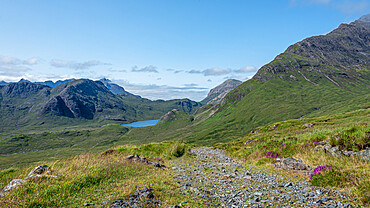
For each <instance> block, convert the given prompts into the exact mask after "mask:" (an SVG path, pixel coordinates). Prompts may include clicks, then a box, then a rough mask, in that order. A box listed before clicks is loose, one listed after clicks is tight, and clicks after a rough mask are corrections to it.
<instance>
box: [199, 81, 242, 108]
mask: <svg viewBox="0 0 370 208" xmlns="http://www.w3.org/2000/svg"><path fill="white" fill-rule="evenodd" d="M241 83H242V81H239V80H236V79H228V80H226V81H224V82H223V83H222V84H220V85H218V86H217V87H215V88H213V89H211V90H210V91H209V93H208V95H207V97H206V98H204V99H203V100H202V101H200V102H201V103H202V104H217V103H219V102H221V100H222V99H223V98H224V97H225V96H226V94H227V93H229V92H230V91H231V90H233V89H235V88H236V87H237V86H239V85H240V84H241Z"/></svg>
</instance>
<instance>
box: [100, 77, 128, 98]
mask: <svg viewBox="0 0 370 208" xmlns="http://www.w3.org/2000/svg"><path fill="white" fill-rule="evenodd" d="M99 81H101V82H102V83H103V84H104V85H105V86H106V87H107V88H108V89H109V90H110V91H111V92H112V93H113V94H116V95H134V94H131V93H129V92H127V91H126V90H125V89H124V88H123V87H121V86H119V85H118V84H114V83H112V81H110V80H109V79H106V78H103V79H100V80H99Z"/></svg>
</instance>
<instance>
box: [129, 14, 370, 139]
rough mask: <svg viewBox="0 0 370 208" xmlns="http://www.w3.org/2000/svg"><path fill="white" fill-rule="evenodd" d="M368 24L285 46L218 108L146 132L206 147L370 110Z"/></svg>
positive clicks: (363, 20) (361, 21)
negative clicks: (270, 128)
mask: <svg viewBox="0 0 370 208" xmlns="http://www.w3.org/2000/svg"><path fill="white" fill-rule="evenodd" d="M369 20H370V16H369V15H366V16H364V17H362V18H360V19H359V20H357V21H355V22H352V23H350V24H341V25H340V26H339V27H338V28H337V29H335V30H333V31H332V32H330V33H328V34H326V35H320V36H314V37H310V38H307V39H304V40H302V41H300V42H298V43H296V44H293V45H291V46H289V47H288V48H287V50H286V51H285V52H284V53H282V54H279V55H278V56H276V58H275V59H274V60H273V61H271V62H270V63H268V64H266V65H264V66H263V67H261V68H260V69H259V70H258V72H257V73H256V74H255V76H254V77H253V78H252V79H250V80H248V81H246V82H244V83H242V84H240V85H239V86H238V87H236V88H235V89H234V90H232V91H230V92H229V93H228V94H227V95H226V96H225V97H224V99H222V101H221V102H220V103H219V104H216V105H214V106H210V105H205V106H203V107H201V108H200V109H198V110H197V112H196V113H195V114H194V120H193V121H192V122H191V123H190V124H189V122H188V121H187V122H184V123H183V125H180V124H178V122H179V121H176V122H177V123H176V124H175V125H176V126H181V129H176V130H174V131H172V129H173V127H171V124H170V123H171V122H168V123H167V124H166V125H167V126H166V128H163V127H160V126H157V127H156V126H154V127H153V129H150V131H153V132H155V131H156V130H155V128H162V131H163V129H168V130H167V131H166V132H162V133H161V137H162V138H163V137H165V138H168V139H171V138H181V139H185V140H188V141H190V142H194V143H207V144H212V143H216V142H224V141H228V140H232V139H236V138H240V137H244V136H245V135H247V134H249V133H250V132H251V130H253V129H255V128H257V127H259V126H263V125H268V124H272V123H275V122H278V121H284V120H289V119H298V118H309V117H317V116H325V115H330V114H333V113H343V112H349V111H354V110H357V109H368V108H370V24H369V22H370V21H369ZM322 122H329V121H325V119H324V120H323V121H322ZM282 125H285V124H282ZM287 125H289V124H287ZM147 133H149V132H147ZM153 137H155V135H153ZM131 138H132V139H134V135H133V134H131Z"/></svg>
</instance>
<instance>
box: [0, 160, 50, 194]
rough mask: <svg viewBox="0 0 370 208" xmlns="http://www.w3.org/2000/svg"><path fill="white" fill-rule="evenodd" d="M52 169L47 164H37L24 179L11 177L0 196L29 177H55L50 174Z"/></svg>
mask: <svg viewBox="0 0 370 208" xmlns="http://www.w3.org/2000/svg"><path fill="white" fill-rule="evenodd" d="M51 173H52V171H51V170H50V169H49V168H48V166H47V165H42V166H37V167H35V168H34V169H32V170H31V171H30V173H29V174H28V175H27V177H25V178H24V179H13V180H12V181H10V183H9V184H8V185H6V186H5V187H4V188H3V190H2V191H1V192H0V197H3V196H6V195H7V194H9V192H10V191H12V190H13V189H15V188H17V187H18V186H20V185H22V184H23V183H25V182H26V181H27V180H28V179H30V178H38V177H50V178H55V177H56V176H54V175H50V174H51Z"/></svg>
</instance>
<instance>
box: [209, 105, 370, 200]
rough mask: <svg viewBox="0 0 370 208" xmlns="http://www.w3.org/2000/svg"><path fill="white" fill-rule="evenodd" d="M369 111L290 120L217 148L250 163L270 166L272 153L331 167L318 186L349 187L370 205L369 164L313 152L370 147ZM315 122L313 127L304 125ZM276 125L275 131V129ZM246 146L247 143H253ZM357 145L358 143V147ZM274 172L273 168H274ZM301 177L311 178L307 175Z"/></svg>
mask: <svg viewBox="0 0 370 208" xmlns="http://www.w3.org/2000/svg"><path fill="white" fill-rule="evenodd" d="M369 114H370V109H367V110H357V111H353V112H348V113H342V114H333V115H327V116H322V117H316V118H306V119H296V120H287V121H282V122H277V123H273V124H271V125H268V126H262V127H259V128H256V129H255V130H258V131H259V132H258V133H256V134H249V135H246V136H244V137H242V138H239V139H237V140H234V141H230V142H228V143H219V144H216V145H215V147H217V148H221V149H225V150H226V151H227V152H228V153H229V154H230V155H232V156H233V157H237V158H240V159H243V160H245V161H246V162H247V163H252V164H256V165H262V166H267V167H271V166H270V165H271V164H272V163H274V159H272V158H267V157H266V154H267V153H268V152H270V151H272V152H274V153H279V154H280V155H281V157H294V158H300V159H302V160H303V161H304V163H306V164H308V165H310V166H311V167H316V166H324V165H331V166H332V170H333V171H332V175H330V174H329V175H328V176H327V177H326V176H325V175H323V176H322V178H320V180H319V182H317V181H316V182H315V185H319V186H329V187H335V188H348V189H349V190H350V191H351V192H352V193H353V194H355V195H357V197H359V198H360V199H361V200H362V201H363V202H364V203H367V204H369V203H370V195H369V190H370V180H369V179H370V165H369V162H364V161H360V160H358V159H356V158H348V157H342V158H340V159H338V158H334V157H332V156H329V155H326V154H325V153H323V152H322V151H313V150H312V149H313V148H314V147H315V146H317V145H318V144H317V143H314V142H327V143H329V144H334V145H339V146H340V147H341V149H342V148H343V149H347V150H353V151H358V150H359V147H358V145H356V144H362V145H364V147H366V146H368V147H369V146H370V134H369V132H370V117H369ZM307 123H312V124H314V127H313V128H309V127H306V126H304V124H307ZM274 125H277V126H278V127H277V128H276V129H272V126H274ZM254 139H255V141H254V142H251V143H249V144H247V145H244V143H245V142H246V141H251V140H254ZM355 143H356V144H355ZM271 171H275V170H273V168H271ZM300 177H302V178H305V179H306V180H307V179H308V176H307V175H306V174H303V175H300Z"/></svg>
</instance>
